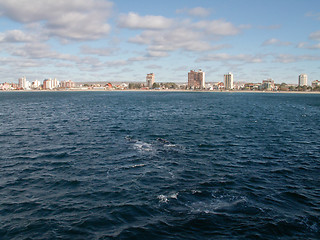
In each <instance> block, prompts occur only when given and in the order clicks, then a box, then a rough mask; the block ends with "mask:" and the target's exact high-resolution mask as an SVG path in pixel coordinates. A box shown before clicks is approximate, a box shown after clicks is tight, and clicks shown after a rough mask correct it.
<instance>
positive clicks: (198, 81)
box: [188, 69, 205, 89]
mask: <svg viewBox="0 0 320 240" xmlns="http://www.w3.org/2000/svg"><path fill="white" fill-rule="evenodd" d="M188 88H193V89H204V88H205V72H203V71H202V70H201V69H199V71H198V72H196V71H195V70H190V72H188Z"/></svg>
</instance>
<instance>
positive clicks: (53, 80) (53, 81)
mask: <svg viewBox="0 0 320 240" xmlns="http://www.w3.org/2000/svg"><path fill="white" fill-rule="evenodd" d="M51 81H52V82H51V83H52V88H57V87H58V86H59V81H58V80H57V79H56V78H54V79H52V80H51Z"/></svg>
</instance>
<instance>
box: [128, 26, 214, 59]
mask: <svg viewBox="0 0 320 240" xmlns="http://www.w3.org/2000/svg"><path fill="white" fill-rule="evenodd" d="M202 37H203V34H202V33H199V32H196V33H195V32H193V31H192V30H190V29H187V28H183V27H180V28H175V29H170V30H166V31H160V32H159V31H151V30H150V31H144V32H142V33H141V34H140V35H138V36H136V37H134V38H131V39H129V42H132V43H138V44H145V45H149V46H148V51H149V55H151V56H167V52H169V51H175V50H178V49H183V50H187V51H207V50H211V48H212V47H211V45H210V44H209V43H208V42H206V41H204V40H202Z"/></svg>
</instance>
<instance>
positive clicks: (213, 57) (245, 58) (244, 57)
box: [197, 53, 264, 63]
mask: <svg viewBox="0 0 320 240" xmlns="http://www.w3.org/2000/svg"><path fill="white" fill-rule="evenodd" d="M197 61H198V62H201V61H240V62H245V63H261V62H263V61H264V60H263V56H258V55H249V54H238V55H230V54H228V53H217V54H208V55H207V56H204V57H202V58H199V59H197Z"/></svg>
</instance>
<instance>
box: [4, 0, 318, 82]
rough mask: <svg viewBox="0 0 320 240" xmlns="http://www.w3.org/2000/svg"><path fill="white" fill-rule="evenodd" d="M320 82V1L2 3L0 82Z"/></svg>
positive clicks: (60, 0) (40, 0) (19, 0)
mask: <svg viewBox="0 0 320 240" xmlns="http://www.w3.org/2000/svg"><path fill="white" fill-rule="evenodd" d="M191 69H195V70H198V69H202V70H203V71H204V72H205V73H206V82H219V81H223V75H224V74H226V73H228V72H232V73H233V75H234V81H240V82H261V81H262V80H264V79H268V78H272V79H273V80H274V81H275V82H276V83H282V82H285V83H290V84H296V83H297V82H298V76H299V74H302V73H306V74H308V83H309V84H310V83H311V81H313V80H316V79H317V80H320V1H319V0H290V1H287V0H268V1H262V0H241V1H239V0H224V1H222V0H198V1H191V0H183V1H179V0H171V1H169V0H162V1H146V0H134V1H131V0H118V1H111V0H68V1H65V0H0V82H17V81H18V78H20V77H22V76H25V77H26V78H27V80H28V81H30V82H32V81H34V80H36V79H38V80H40V81H42V80H43V79H46V78H57V79H58V80H69V79H70V80H72V81H75V82H84V81H87V82H89V81H106V82H142V81H145V78H146V74H147V73H151V72H153V73H155V81H156V82H177V83H182V82H187V76H188V71H190V70H191Z"/></svg>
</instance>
